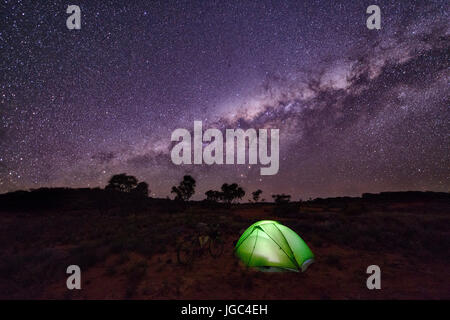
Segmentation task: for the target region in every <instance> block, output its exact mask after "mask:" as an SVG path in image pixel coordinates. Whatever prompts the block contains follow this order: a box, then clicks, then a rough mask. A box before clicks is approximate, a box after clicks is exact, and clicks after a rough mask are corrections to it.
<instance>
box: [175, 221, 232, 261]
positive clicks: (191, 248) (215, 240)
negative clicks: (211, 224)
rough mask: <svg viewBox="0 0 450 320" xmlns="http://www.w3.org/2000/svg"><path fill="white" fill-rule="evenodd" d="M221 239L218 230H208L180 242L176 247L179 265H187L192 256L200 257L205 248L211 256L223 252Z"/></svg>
mask: <svg viewBox="0 0 450 320" xmlns="http://www.w3.org/2000/svg"><path fill="white" fill-rule="evenodd" d="M223 246H224V244H223V240H222V238H221V237H220V232H219V231H218V230H213V231H211V232H208V233H207V234H206V235H195V236H192V237H189V238H188V239H187V240H185V241H183V242H181V243H180V244H179V245H178V247H177V259H178V263H179V264H181V265H189V264H191V263H192V262H193V260H194V258H196V257H197V258H198V257H201V256H202V255H203V254H204V252H205V251H206V250H208V251H209V254H210V255H211V257H213V258H218V257H219V256H220V255H221V254H222V253H223Z"/></svg>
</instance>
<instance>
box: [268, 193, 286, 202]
mask: <svg viewBox="0 0 450 320" xmlns="http://www.w3.org/2000/svg"><path fill="white" fill-rule="evenodd" d="M272 198H273V200H274V201H275V203H276V204H283V203H288V202H289V201H291V196H290V195H289V194H284V193H282V194H274V195H272Z"/></svg>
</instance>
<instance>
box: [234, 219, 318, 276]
mask: <svg viewBox="0 0 450 320" xmlns="http://www.w3.org/2000/svg"><path fill="white" fill-rule="evenodd" d="M234 252H235V254H236V255H237V256H238V257H239V258H240V259H241V260H242V261H243V262H244V263H245V265H247V266H249V267H258V268H260V269H262V270H266V271H281V270H283V269H284V270H286V269H287V270H293V271H298V270H302V271H305V270H306V268H307V267H308V266H309V265H310V264H311V263H312V262H313V261H314V254H313V253H312V252H311V250H310V249H309V248H308V246H307V245H306V243H305V241H303V239H302V238H300V237H299V235H298V234H296V233H295V232H294V231H292V230H291V229H289V228H288V227H286V226H284V225H282V224H280V223H279V222H276V221H272V220H262V221H258V222H256V223H254V224H252V225H251V226H250V227H249V228H248V229H247V230H245V232H244V233H243V234H242V236H241V237H240V238H239V241H238V242H237V243H236V247H235V248H234Z"/></svg>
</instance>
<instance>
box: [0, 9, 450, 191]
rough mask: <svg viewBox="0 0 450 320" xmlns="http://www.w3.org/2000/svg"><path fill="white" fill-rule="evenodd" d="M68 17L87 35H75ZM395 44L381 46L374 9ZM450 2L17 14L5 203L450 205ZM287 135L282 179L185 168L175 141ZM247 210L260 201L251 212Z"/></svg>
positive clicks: (7, 92)
mask: <svg viewBox="0 0 450 320" xmlns="http://www.w3.org/2000/svg"><path fill="white" fill-rule="evenodd" d="M69 4H76V5H79V6H80V8H81V30H68V29H67V27H66V19H67V17H68V16H69V14H67V13H66V9H67V6H68V5H69ZM372 4H377V5H379V6H380V8H381V30H369V29H368V28H367V27H366V19H367V17H368V16H369V14H367V13H366V9H367V7H368V6H369V5H372ZM448 13H449V4H448V2H447V1H420V2H419V1H418V2H414V1H377V2H374V1H336V0H333V1H282V0H280V1H265V0H258V1H246V0H239V1H233V0H218V1H215V0H208V1H194V0H191V1H169V0H167V1H166V0H165V1H81V0H76V1H71V2H70V3H68V2H58V1H56V2H55V1H6V0H2V2H1V7H0V26H1V27H0V53H1V60H0V69H1V70H0V71H1V72H0V192H8V191H13V190H18V189H32V188H39V187H62V186H65V187H97V186H100V187H104V186H105V184H106V183H107V180H108V179H109V177H110V176H111V175H113V174H116V173H121V172H126V173H128V174H132V175H135V176H136V177H137V178H138V179H139V180H144V181H146V182H147V183H148V184H149V186H150V189H151V195H153V196H156V197H166V196H167V195H169V194H170V188H171V186H172V185H175V184H178V182H179V181H180V180H181V178H182V176H183V175H184V174H191V175H192V176H193V177H194V178H195V179H196V180H197V193H196V195H195V197H194V198H195V199H203V198H204V192H205V191H206V190H208V189H219V188H220V185H222V183H224V182H228V183H231V182H237V183H239V184H240V185H242V186H243V187H244V189H245V190H246V191H247V195H249V194H250V192H251V191H254V190H256V189H258V188H260V189H262V190H263V191H264V193H263V198H266V199H270V195H271V194H273V193H281V192H284V193H288V194H291V195H292V199H293V200H297V199H300V198H302V199H307V198H309V197H313V198H314V197H331V196H343V195H349V196H358V195H360V194H361V193H364V192H380V191H401V190H432V191H447V192H448V191H450V152H449V145H450V109H449V105H450V104H449V86H448V82H449V61H450V59H449V58H450V50H449V46H450V41H449V21H450V20H449V18H448ZM194 120H201V121H203V128H204V129H206V128H219V129H221V130H223V129H225V128H232V129H235V128H242V129H247V128H256V129H258V128H278V129H279V130H280V169H279V172H278V174H276V175H273V176H261V175H260V167H261V165H259V164H258V165H251V166H249V165H212V166H208V165H197V166H193V165H190V166H189V165H182V166H176V165H174V164H172V162H171V159H170V150H171V147H172V146H173V143H171V141H170V136H171V133H172V131H173V130H175V129H176V128H186V129H190V130H192V129H193V122H194ZM246 198H247V196H246Z"/></svg>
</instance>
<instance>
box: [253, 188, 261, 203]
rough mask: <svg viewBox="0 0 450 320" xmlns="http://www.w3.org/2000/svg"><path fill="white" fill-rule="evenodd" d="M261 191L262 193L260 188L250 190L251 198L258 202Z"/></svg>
mask: <svg viewBox="0 0 450 320" xmlns="http://www.w3.org/2000/svg"><path fill="white" fill-rule="evenodd" d="M261 193H262V190H261V189H258V190H256V191H253V192H252V198H253V201H255V202H258V201H259V197H260V196H261Z"/></svg>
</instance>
